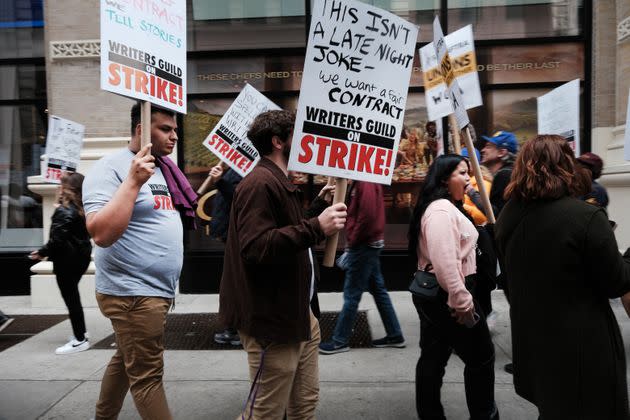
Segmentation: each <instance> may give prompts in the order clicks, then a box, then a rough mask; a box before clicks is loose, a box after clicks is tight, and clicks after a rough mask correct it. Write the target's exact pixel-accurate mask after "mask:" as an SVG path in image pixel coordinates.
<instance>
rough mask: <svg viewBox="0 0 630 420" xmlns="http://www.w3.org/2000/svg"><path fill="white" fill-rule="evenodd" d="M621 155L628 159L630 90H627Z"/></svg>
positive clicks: (629, 152) (629, 155)
mask: <svg viewBox="0 0 630 420" xmlns="http://www.w3.org/2000/svg"><path fill="white" fill-rule="evenodd" d="M624 139H625V141H624V144H625V146H624V150H623V156H624V159H625V160H629V161H630V90H629V91H628V109H627V110H626V134H625V135H624Z"/></svg>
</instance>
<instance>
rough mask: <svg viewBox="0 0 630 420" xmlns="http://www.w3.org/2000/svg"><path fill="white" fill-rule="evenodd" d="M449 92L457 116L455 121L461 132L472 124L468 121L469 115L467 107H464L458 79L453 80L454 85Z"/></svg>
mask: <svg viewBox="0 0 630 420" xmlns="http://www.w3.org/2000/svg"><path fill="white" fill-rule="evenodd" d="M449 90H450V94H451V101H452V103H453V113H454V114H455V119H456V120H457V126H458V127H459V129H460V130H461V129H463V128H464V127H466V126H467V125H468V124H470V120H469V119H468V113H467V112H466V107H465V106H464V98H463V97H462V93H461V92H462V90H461V88H460V87H459V82H458V81H457V79H453V84H451V86H450V87H449Z"/></svg>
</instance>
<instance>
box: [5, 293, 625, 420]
mask: <svg viewBox="0 0 630 420" xmlns="http://www.w3.org/2000/svg"><path fill="white" fill-rule="evenodd" d="M391 295H392V299H393V301H394V305H395V307H396V310H397V313H398V316H399V318H400V323H401V326H402V328H403V331H404V334H405V338H406V340H407V347H406V348H405V349H352V350H351V351H350V352H348V353H342V354H337V355H331V356H320V389H321V391H320V404H319V408H318V412H317V418H318V419H350V418H352V419H413V418H416V412H415V395H414V380H415V366H416V362H417V359H418V356H419V348H418V340H419V321H418V316H417V314H416V312H415V309H414V307H413V304H412V303H411V297H410V295H409V293H407V292H394V293H391ZM493 301H494V305H495V310H497V311H498V312H499V318H498V322H497V328H496V334H495V335H494V341H495V344H496V353H497V358H496V367H495V371H496V399H497V403H498V406H499V410H500V413H501V419H502V420H510V419H532V418H536V416H537V410H536V409H535V408H534V407H533V406H532V405H531V404H529V403H528V402H526V401H525V400H523V399H522V398H520V397H519V396H517V395H516V394H515V393H514V387H513V385H512V376H511V375H508V374H506V373H505V372H504V371H503V365H504V364H505V363H508V362H509V361H510V357H511V347H510V346H511V342H510V333H509V324H508V315H507V304H506V302H505V298H504V297H503V294H502V293H501V292H495V293H494V294H493ZM320 302H321V306H322V310H325V311H338V310H339V309H340V308H341V304H342V296H341V294H339V293H330V294H320ZM613 307H614V309H615V312H616V314H617V317H618V319H619V320H620V322H621V325H622V330H623V333H624V338H625V342H626V343H628V342H629V341H630V337H629V336H628V335H629V334H630V333H629V331H630V321H628V318H627V316H626V315H625V313H624V312H623V308H622V307H621V305H620V304H619V302H618V301H617V302H614V303H613ZM0 308H2V310H3V311H4V312H6V313H8V314H41V313H43V311H41V310H39V311H37V310H33V309H32V308H30V300H29V297H28V296H19V297H0ZM217 309H218V296H217V295H180V296H179V297H178V298H177V304H176V309H175V313H194V312H216V311H217ZM361 309H366V310H368V319H369V322H370V328H371V331H372V337H373V338H380V337H382V336H383V335H384V330H383V326H382V324H381V322H380V318H379V316H378V312H377V311H376V309H375V305H374V301H373V299H372V298H371V296H369V294H365V295H364V297H363V300H362V302H361ZM46 313H64V311H63V310H52V311H46ZM85 316H86V323H87V325H88V330H89V333H90V340H91V341H92V342H93V343H96V342H98V341H100V340H101V339H103V338H104V337H106V336H107V335H109V334H111V333H112V330H111V325H110V324H109V321H108V320H107V319H105V318H104V317H103V316H102V315H101V314H100V312H99V311H98V309H97V308H86V309H85ZM70 334H71V328H70V321H64V322H61V323H59V324H57V325H56V326H54V327H52V328H50V329H48V330H45V331H44V332H42V333H40V334H38V335H36V336H34V337H32V338H30V339H28V340H26V341H24V342H22V343H20V344H18V345H15V346H13V347H11V348H9V349H7V350H5V351H4V352H0V420H4V419H8V420H18V419H40V418H41V419H89V418H91V417H92V416H93V410H94V404H95V402H96V399H97V397H98V393H99V389H100V380H101V377H102V374H103V370H104V368H105V366H106V364H107V362H108V361H109V359H110V357H111V355H112V354H113V350H89V351H85V352H82V353H78V354H74V355H69V356H56V355H55V354H54V349H55V348H56V347H57V346H59V345H61V344H63V343H64V342H65V341H66V338H67V336H68V335H70ZM627 351H628V349H627V350H626V352H627ZM165 364H166V367H165V377H164V380H165V384H166V393H167V396H168V400H169V404H170V407H171V411H172V412H173V415H174V417H175V418H177V419H234V418H235V417H236V416H237V415H238V413H239V410H240V409H241V408H242V405H243V403H244V399H245V398H246V396H247V393H248V391H249V382H248V373H247V364H246V357H245V353H244V352H243V351H242V350H217V351H187V350H171V351H167V352H166V353H165ZM442 400H443V403H444V406H445V409H446V414H447V417H448V418H449V419H456V420H457V419H467V418H468V411H467V408H466V401H465V396H464V384H463V364H462V362H461V361H460V360H459V358H457V357H456V356H452V357H451V360H450V361H449V365H448V368H447V371H446V376H445V378H444V387H443V391H442ZM120 418H121V419H138V418H139V416H138V415H137V413H136V410H135V407H134V405H133V401H132V399H131V397H130V395H128V396H127V400H126V402H125V405H124V407H123V410H122V412H121V415H120Z"/></svg>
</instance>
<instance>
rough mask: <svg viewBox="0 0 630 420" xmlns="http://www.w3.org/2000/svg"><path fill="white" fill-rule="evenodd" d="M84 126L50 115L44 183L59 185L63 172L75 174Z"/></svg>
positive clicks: (79, 158)
mask: <svg viewBox="0 0 630 420" xmlns="http://www.w3.org/2000/svg"><path fill="white" fill-rule="evenodd" d="M84 132H85V126H83V125H81V124H79V123H76V122H74V121H70V120H66V119H64V118H59V117H55V116H54V115H51V116H50V118H49V119H48V135H47V137H46V159H45V161H44V171H43V176H44V179H45V180H46V182H51V183H55V184H59V182H60V179H61V176H62V175H63V173H64V172H75V171H76V170H77V167H78V166H79V161H80V160H81V146H82V145H83V133H84Z"/></svg>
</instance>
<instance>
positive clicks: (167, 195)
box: [83, 104, 183, 420]
mask: <svg viewBox="0 0 630 420" xmlns="http://www.w3.org/2000/svg"><path fill="white" fill-rule="evenodd" d="M176 129H177V122H176V119H175V113H173V112H171V111H168V110H165V109H161V108H156V107H152V109H151V144H148V145H146V146H144V147H142V148H141V147H140V137H141V134H142V133H141V124H140V106H139V104H136V105H134V106H133V107H132V109H131V132H132V137H131V142H130V143H129V146H128V147H127V148H125V149H122V150H119V151H117V152H114V153H112V154H110V155H108V156H105V157H104V158H102V159H101V160H99V161H98V162H97V163H96V164H95V165H94V167H93V168H92V170H91V171H90V173H89V174H88V175H87V177H86V178H85V182H84V183H83V204H84V208H85V214H86V219H87V228H88V231H89V232H90V235H91V236H92V238H93V239H94V242H95V243H96V245H97V247H96V251H95V257H94V260H95V264H96V298H97V301H98V305H99V308H100V310H101V312H102V313H103V315H105V316H106V317H107V318H109V319H110V320H111V322H112V326H113V328H114V332H115V333H116V345H117V351H116V353H115V354H114V356H113V357H112V359H111V361H110V363H109V365H108V366H107V369H106V371H105V374H104V375H103V380H102V383H101V392H100V397H99V400H98V402H97V403H96V417H95V418H96V419H109V418H117V417H118V414H119V412H120V409H121V407H122V404H123V400H124V398H125V395H126V394H127V391H128V390H131V394H132V396H133V399H134V402H135V404H136V408H137V409H138V412H139V413H140V416H141V417H142V418H145V419H147V418H151V419H158V418H159V419H166V420H168V419H171V418H172V416H171V413H170V410H169V408H168V404H167V401H166V396H165V393H164V387H163V385H162V375H163V372H164V358H163V354H164V346H163V338H164V324H165V320H166V313H167V312H168V309H169V308H170V307H171V304H172V302H173V299H174V297H175V290H176V287H177V281H178V279H179V274H180V271H181V267H182V261H183V243H182V241H183V229H182V221H181V219H180V214H179V212H178V211H177V210H176V209H175V206H174V205H173V201H172V198H171V192H170V191H169V187H168V186H167V183H166V181H165V179H164V176H163V173H162V170H161V169H160V168H159V167H156V165H155V163H154V161H155V157H164V158H165V159H167V158H166V156H167V155H169V154H171V153H172V152H173V149H174V147H175V144H176V143H177V133H176Z"/></svg>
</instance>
